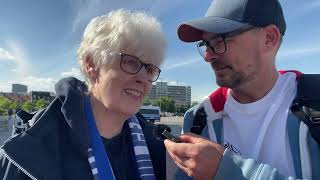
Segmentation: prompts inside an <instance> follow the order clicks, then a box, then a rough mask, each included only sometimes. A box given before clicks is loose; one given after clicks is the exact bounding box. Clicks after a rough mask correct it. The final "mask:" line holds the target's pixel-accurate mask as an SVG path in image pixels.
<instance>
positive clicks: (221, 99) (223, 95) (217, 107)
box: [209, 87, 229, 112]
mask: <svg viewBox="0 0 320 180" xmlns="http://www.w3.org/2000/svg"><path fill="white" fill-rule="evenodd" d="M228 89H229V88H226V87H220V88H218V89H217V90H216V91H214V92H213V93H212V94H211V95H210V96H209V98H210V102H211V105H212V108H213V109H214V111H215V112H219V111H222V110H223V108H224V104H225V103H226V100H227V94H228Z"/></svg>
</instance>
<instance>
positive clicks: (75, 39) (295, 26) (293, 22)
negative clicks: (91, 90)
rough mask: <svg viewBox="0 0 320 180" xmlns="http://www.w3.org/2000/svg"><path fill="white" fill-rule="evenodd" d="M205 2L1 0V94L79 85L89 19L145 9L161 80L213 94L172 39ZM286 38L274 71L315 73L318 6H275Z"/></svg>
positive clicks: (206, 76)
mask: <svg viewBox="0 0 320 180" xmlns="http://www.w3.org/2000/svg"><path fill="white" fill-rule="evenodd" d="M210 3H211V0H54V1H52V0H28V1H22V0H0V22H1V24H0V92H11V84H13V83H20V84H25V85H28V91H31V90H34V91H54V84H55V83H56V82H57V81H58V80H59V79H61V78H63V77H67V76H75V77H78V78H80V79H83V78H82V76H81V74H80V71H79V65H78V61H77V58H76V51H77V48H78V47H79V43H80V40H81V37H82V33H83V31H84V29H85V27H86V25H87V24H88V23H89V22H90V20H91V19H92V18H93V17H95V16H99V15H103V14H105V13H107V12H109V11H111V10H113V9H118V8H126V9H131V10H143V11H146V12H147V13H149V14H151V15H153V16H156V17H157V18H158V19H159V21H160V22H161V24H162V28H163V31H164V33H165V36H166V39H167V43H168V44H167V52H166V56H165V63H164V64H163V66H162V68H161V69H162V72H161V75H160V77H159V81H167V82H168V83H169V84H171V85H187V86H191V89H192V94H191V96H192V101H200V100H201V99H203V97H205V96H207V95H209V94H210V93H211V92H212V91H214V90H215V89H216V88H217V85H216V83H215V77H214V73H213V71H212V69H211V67H210V65H209V64H208V63H206V62H204V61H203V59H202V58H201V56H200V55H199V54H198V51H197V48H196V44H195V43H183V42H181V41H180V40H179V39H178V36H177V27H178V25H179V24H180V23H182V22H184V21H188V20H191V19H197V18H200V17H202V16H204V14H205V12H206V10H207V8H208V6H209V5H210ZM280 3H281V4H282V8H283V11H284V15H285V19H286V23H287V31H286V34H285V36H284V39H283V44H282V46H281V48H280V50H279V53H278V55H277V59H276V65H277V67H278V69H295V70H299V71H302V72H304V73H320V58H319V57H320V23H319V19H320V0H280Z"/></svg>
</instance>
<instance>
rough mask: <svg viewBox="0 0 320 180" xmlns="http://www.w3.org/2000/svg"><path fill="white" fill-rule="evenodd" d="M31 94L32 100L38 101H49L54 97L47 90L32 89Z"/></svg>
mask: <svg viewBox="0 0 320 180" xmlns="http://www.w3.org/2000/svg"><path fill="white" fill-rule="evenodd" d="M30 96H31V102H36V101H37V100H39V99H44V100H45V101H47V102H48V103H49V102H51V101H52V100H53V98H54V97H52V96H51V94H50V92H47V91H31V92H30Z"/></svg>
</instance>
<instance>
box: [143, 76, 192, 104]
mask: <svg viewBox="0 0 320 180" xmlns="http://www.w3.org/2000/svg"><path fill="white" fill-rule="evenodd" d="M161 96H169V97H171V98H172V100H173V101H174V102H175V105H176V106H181V105H183V106H190V105H191V86H170V85H168V83H167V82H156V84H155V85H152V88H151V91H150V93H149V94H148V95H147V98H148V99H149V100H151V101H154V100H156V99H158V98H159V97H161Z"/></svg>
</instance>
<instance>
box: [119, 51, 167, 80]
mask: <svg viewBox="0 0 320 180" xmlns="http://www.w3.org/2000/svg"><path fill="white" fill-rule="evenodd" d="M119 55H120V57H121V58H120V68H121V70H122V71H124V72H126V73H128V74H132V75H134V74H137V73H139V72H140V71H141V69H142V67H144V68H145V69H147V68H148V67H153V68H156V69H157V70H158V71H159V73H158V75H157V76H155V77H154V78H153V79H152V80H150V79H148V81H149V82H156V81H157V80H158V78H159V75H160V73H161V69H160V68H158V67H157V66H155V65H153V64H148V63H144V62H143V61H141V60H140V59H139V58H137V57H135V56H132V55H130V54H125V53H119ZM125 56H129V57H131V58H133V59H135V60H137V62H139V63H140V68H139V69H138V70H137V72H134V73H133V72H129V71H127V70H125V68H123V64H122V63H123V60H122V59H123V57H125Z"/></svg>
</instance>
